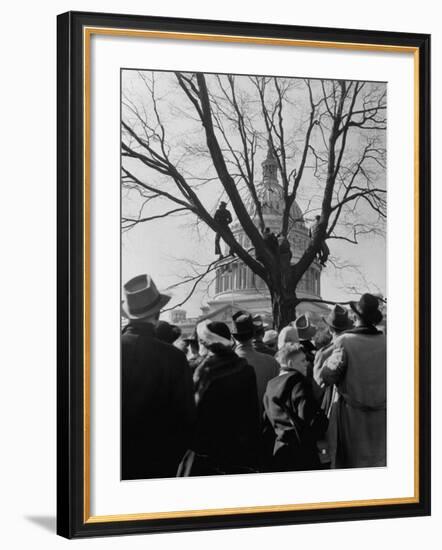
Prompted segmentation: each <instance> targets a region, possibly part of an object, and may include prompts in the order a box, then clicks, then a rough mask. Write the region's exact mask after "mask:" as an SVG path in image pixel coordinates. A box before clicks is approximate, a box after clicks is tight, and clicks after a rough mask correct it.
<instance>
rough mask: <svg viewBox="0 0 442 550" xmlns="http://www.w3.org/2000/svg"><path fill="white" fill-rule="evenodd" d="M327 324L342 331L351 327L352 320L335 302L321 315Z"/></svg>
mask: <svg viewBox="0 0 442 550" xmlns="http://www.w3.org/2000/svg"><path fill="white" fill-rule="evenodd" d="M323 320H324V321H325V322H326V323H327V325H328V326H329V327H331V328H334V329H335V330H339V331H343V330H348V329H349V328H352V327H353V321H352V320H351V319H350V318H349V316H348V311H347V310H346V309H345V308H343V307H342V306H340V305H338V304H336V305H335V306H333V309H332V310H331V311H330V313H329V314H328V315H327V317H323Z"/></svg>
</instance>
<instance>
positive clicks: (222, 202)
mask: <svg viewBox="0 0 442 550" xmlns="http://www.w3.org/2000/svg"><path fill="white" fill-rule="evenodd" d="M226 206H227V203H226V202H224V201H221V202H220V203H219V207H220V208H221V209H224V208H226Z"/></svg>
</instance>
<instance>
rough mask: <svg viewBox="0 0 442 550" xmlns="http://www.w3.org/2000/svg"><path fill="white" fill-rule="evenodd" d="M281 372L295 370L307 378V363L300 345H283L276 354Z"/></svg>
mask: <svg viewBox="0 0 442 550" xmlns="http://www.w3.org/2000/svg"><path fill="white" fill-rule="evenodd" d="M276 360H277V361H278V363H279V364H280V366H281V369H282V370H295V371H297V372H299V373H301V374H302V375H303V376H307V367H308V364H309V363H308V361H307V359H306V357H305V353H304V350H303V349H302V346H301V345H300V344H284V346H282V348H281V349H280V350H279V351H278V353H277V354H276Z"/></svg>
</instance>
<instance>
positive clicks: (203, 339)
mask: <svg viewBox="0 0 442 550" xmlns="http://www.w3.org/2000/svg"><path fill="white" fill-rule="evenodd" d="M196 332H197V334H198V342H199V345H200V351H201V355H204V354H205V353H206V352H208V353H210V354H212V355H218V354H219V355H221V354H223V353H225V352H226V351H229V350H231V349H232V340H231V335H230V330H229V327H228V326H227V325H226V324H225V323H222V322H220V321H212V322H210V321H202V322H201V323H199V324H198V326H197V327H196Z"/></svg>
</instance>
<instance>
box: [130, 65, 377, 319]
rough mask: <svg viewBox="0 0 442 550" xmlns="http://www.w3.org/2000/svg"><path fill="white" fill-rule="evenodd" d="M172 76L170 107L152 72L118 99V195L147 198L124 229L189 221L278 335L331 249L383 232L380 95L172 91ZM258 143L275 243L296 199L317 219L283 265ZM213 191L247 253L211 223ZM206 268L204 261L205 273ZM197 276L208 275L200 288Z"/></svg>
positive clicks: (210, 80) (272, 81) (198, 85)
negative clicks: (216, 238) (275, 204)
mask: <svg viewBox="0 0 442 550" xmlns="http://www.w3.org/2000/svg"><path fill="white" fill-rule="evenodd" d="M162 75H164V73H162ZM160 78H161V77H160ZM168 78H169V81H168V86H169V87H170V90H172V91H171V92H170V93H173V101H171V100H170V98H169V97H168V93H169V92H168V91H167V90H165V87H164V86H161V83H160V85H159V77H158V73H155V72H145V71H143V72H138V79H139V82H140V83H141V84H142V91H139V90H138V93H137V94H135V93H132V94H131V93H130V92H127V91H126V93H125V95H124V96H123V110H122V113H123V116H122V142H121V148H122V156H123V162H122V186H123V188H124V189H125V190H130V191H131V192H136V193H138V194H139V197H140V200H141V201H142V202H141V208H138V212H137V213H136V215H133V216H125V217H124V218H123V220H122V223H123V229H129V228H131V227H133V226H134V225H136V224H139V223H144V222H148V221H150V220H153V219H156V218H160V217H166V216H176V215H185V214H191V215H193V216H194V217H196V219H197V220H198V221H200V222H203V223H204V224H206V225H207V226H208V227H209V228H210V229H211V230H213V231H214V232H217V233H219V234H220V235H221V237H222V239H223V240H224V241H225V243H227V245H228V246H229V247H230V248H231V250H232V251H233V253H234V254H235V256H236V257H237V258H239V259H240V260H241V261H242V262H243V263H244V264H246V265H247V266H248V267H249V268H250V269H251V270H252V271H253V272H254V273H255V274H256V275H257V276H258V277H260V278H261V279H263V280H264V281H265V283H266V285H267V287H268V289H269V292H270V296H271V302H272V313H273V319H274V324H275V326H276V327H277V328H279V327H281V326H284V325H285V324H287V323H288V322H289V321H290V320H292V319H293V318H294V315H295V308H296V306H297V304H299V303H300V301H304V300H305V298H299V297H298V296H297V292H296V290H297V287H298V284H299V282H300V280H301V278H302V276H303V275H304V273H305V272H306V271H307V269H308V268H309V266H310V265H311V264H312V262H314V261H315V258H316V256H317V255H318V253H319V251H320V249H321V247H322V245H323V243H324V242H325V241H326V240H332V239H340V240H345V241H348V242H351V243H354V244H357V243H358V239H359V238H360V236H362V235H365V234H367V233H382V232H383V228H384V222H385V217H386V195H385V193H386V189H385V176H384V174H385V162H386V151H385V129H386V94H385V86H384V85H379V84H376V83H366V82H356V81H343V80H342V81H337V80H309V79H303V80H300V79H288V78H276V77H261V76H259V77H256V76H253V77H235V76H232V75H223V76H220V75H205V74H202V73H175V74H174V75H173V78H174V86H171V81H170V78H171V77H170V75H168ZM180 96H181V99H180ZM174 119H175V121H176V120H178V119H179V120H181V121H185V123H184V127H183V131H182V133H183V135H179V133H178V132H176V131H174V125H173V120H174ZM265 145H267V147H268V148H269V151H270V153H271V154H272V156H273V158H274V159H276V162H277V167H278V172H279V175H280V181H281V193H282V204H283V212H282V213H281V227H280V234H281V235H282V236H287V235H288V234H289V232H290V230H291V228H292V227H293V224H294V223H296V222H297V221H299V220H294V219H293V218H292V213H293V205H294V203H295V201H296V200H297V198H299V196H300V195H301V193H303V194H304V195H306V194H307V195H310V196H307V198H308V199H309V202H308V204H309V205H310V206H309V208H310V211H311V213H312V214H313V213H316V214H317V215H319V216H320V219H319V225H318V227H317V230H316V231H315V233H314V236H313V238H312V239H311V240H310V242H309V245H308V246H307V248H306V249H305V251H304V252H303V254H302V256H301V257H300V258H299V260H298V261H296V262H295V263H292V264H289V265H287V263H286V262H283V261H281V259H282V258H281V256H280V254H279V252H277V251H276V252H272V251H271V250H270V249H269V248H268V247H267V246H266V243H265V241H264V239H263V235H262V230H263V229H264V225H265V220H264V215H263V204H262V201H261V200H260V194H259V183H260V182H259V181H257V174H256V172H257V166H256V165H257V153H258V152H259V151H262V150H263V149H264V147H265ZM196 160H197V162H195V161H196ZM195 164H198V167H199V170H198V171H197V173H195V168H194V167H195ZM209 185H217V186H218V187H215V188H216V189H217V190H218V191H219V193H220V196H221V194H222V195H223V196H225V197H226V198H228V200H229V202H230V204H231V206H232V208H233V210H234V213H235V214H236V218H237V219H238V221H239V223H240V224H241V227H242V230H243V232H244V233H245V234H246V235H247V237H248V239H249V240H250V243H251V247H250V248H245V247H243V246H241V244H240V243H239V242H238V241H237V239H236V238H235V235H234V234H233V233H232V231H231V230H230V228H229V227H226V226H221V225H220V224H218V223H217V222H216V220H215V219H214V216H213V213H212V212H211V210H213V208H212V207H211V206H210V205H209V204H208V201H207V200H204V192H203V190H204V189H205V188H207V186H209ZM152 201H156V202H157V204H164V212H162V213H161V214H155V215H150V216H145V215H144V211H145V208H147V209H148V206H149V204H150V203H151V202H152ZM139 204H140V203H138V206H139ZM304 215H305V213H304ZM258 258H259V260H258ZM213 269H214V265H213V264H210V266H209V268H208V269H207V273H211V272H212V271H213ZM200 275H201V276H202V275H204V272H203V273H201V274H199V275H198V276H196V278H195V281H196V282H198V281H199V280H201V279H202V277H201V276H200ZM192 288H193V290H194V288H195V286H193V287H192Z"/></svg>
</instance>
